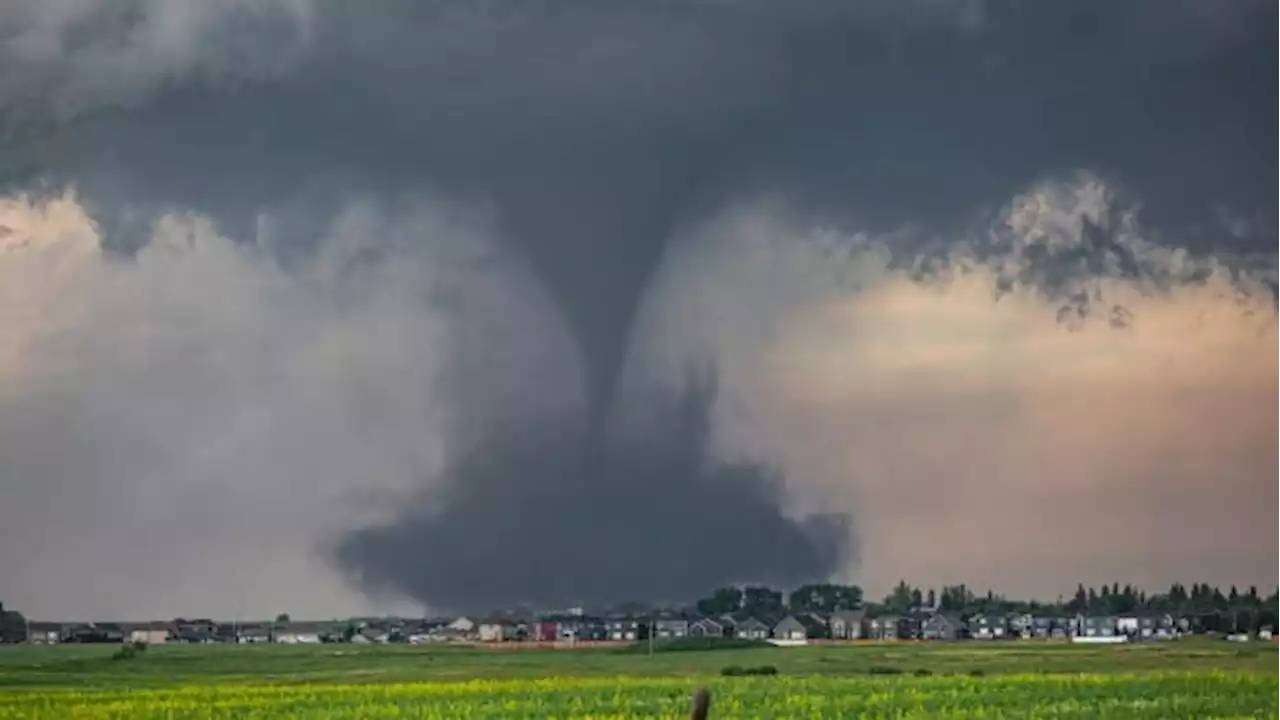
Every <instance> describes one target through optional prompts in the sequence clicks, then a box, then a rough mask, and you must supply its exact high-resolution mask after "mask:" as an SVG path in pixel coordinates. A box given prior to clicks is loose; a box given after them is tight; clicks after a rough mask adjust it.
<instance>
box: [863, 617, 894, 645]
mask: <svg viewBox="0 0 1280 720" xmlns="http://www.w3.org/2000/svg"><path fill="white" fill-rule="evenodd" d="M901 620H902V619H901V618H899V617H898V616H897V615H884V616H881V617H874V618H870V619H868V620H867V621H866V628H867V634H866V636H867V638H869V639H871V640H897V639H898V638H900V637H902V634H901V629H900V627H899V625H900V623H901Z"/></svg>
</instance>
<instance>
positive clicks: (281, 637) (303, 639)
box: [274, 622, 326, 645]
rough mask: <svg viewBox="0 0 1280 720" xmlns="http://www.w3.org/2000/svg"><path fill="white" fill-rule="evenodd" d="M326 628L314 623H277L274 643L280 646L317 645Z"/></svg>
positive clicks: (321, 639)
mask: <svg viewBox="0 0 1280 720" xmlns="http://www.w3.org/2000/svg"><path fill="white" fill-rule="evenodd" d="M324 634H326V628H325V627H324V626H323V625H321V624H320V623H315V622H288V623H279V624H278V625H276V627H275V634H274V639H275V642H277V643H280V644H282V645H319V644H320V643H321V642H323V638H322V636H323V635H324Z"/></svg>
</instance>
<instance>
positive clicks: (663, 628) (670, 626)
mask: <svg viewBox="0 0 1280 720" xmlns="http://www.w3.org/2000/svg"><path fill="white" fill-rule="evenodd" d="M653 635H654V637H656V638H657V639H659V640H672V639H675V638H682V637H686V636H688V635H689V621H688V620H686V619H684V618H678V617H671V618H658V619H657V620H654V621H653Z"/></svg>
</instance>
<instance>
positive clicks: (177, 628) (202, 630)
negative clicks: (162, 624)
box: [170, 618, 220, 645]
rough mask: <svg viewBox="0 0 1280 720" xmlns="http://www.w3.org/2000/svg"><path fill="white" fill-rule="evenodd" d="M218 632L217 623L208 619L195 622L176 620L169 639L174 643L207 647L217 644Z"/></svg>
mask: <svg viewBox="0 0 1280 720" xmlns="http://www.w3.org/2000/svg"><path fill="white" fill-rule="evenodd" d="M219 632H220V628H219V626H218V623H216V622H214V621H212V620H210V619H208V618H201V619H196V620H183V619H182V618H178V619H177V620H174V621H173V632H172V635H171V636H170V639H171V640H172V641H174V642H181V643H188V644H197V645H208V644H210V643H216V642H218V634H219Z"/></svg>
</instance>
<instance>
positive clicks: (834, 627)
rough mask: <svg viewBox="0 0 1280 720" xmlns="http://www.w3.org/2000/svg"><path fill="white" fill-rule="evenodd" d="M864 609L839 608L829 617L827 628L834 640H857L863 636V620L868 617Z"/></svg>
mask: <svg viewBox="0 0 1280 720" xmlns="http://www.w3.org/2000/svg"><path fill="white" fill-rule="evenodd" d="M866 616H867V614H866V612H864V611H862V610H837V611H836V612H833V613H831V615H830V616H828V617H827V628H828V629H829V630H830V631H831V637H832V639H834V640H857V639H858V638H860V637H862V621H863V620H865V619H866Z"/></svg>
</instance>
